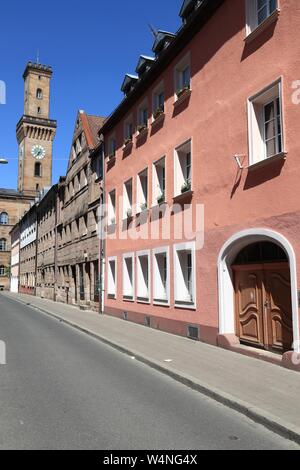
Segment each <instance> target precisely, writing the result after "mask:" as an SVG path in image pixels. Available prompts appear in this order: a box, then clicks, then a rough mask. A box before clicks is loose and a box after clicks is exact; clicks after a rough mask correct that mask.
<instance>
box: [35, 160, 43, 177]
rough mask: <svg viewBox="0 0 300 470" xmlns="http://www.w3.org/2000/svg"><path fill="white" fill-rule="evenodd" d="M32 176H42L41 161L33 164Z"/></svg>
mask: <svg viewBox="0 0 300 470" xmlns="http://www.w3.org/2000/svg"><path fill="white" fill-rule="evenodd" d="M34 176H35V177H40V176H42V165H41V163H39V162H37V163H36V164H35V165H34Z"/></svg>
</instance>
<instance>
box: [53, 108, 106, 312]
mask: <svg viewBox="0 0 300 470" xmlns="http://www.w3.org/2000/svg"><path fill="white" fill-rule="evenodd" d="M103 121H104V119H103V118H101V117H97V116H90V115H87V114H86V113H84V112H83V111H80V112H79V113H78V116H77V120H76V126H75V131H74V135H73V140H72V147H71V154H70V160H69V165H68V170H67V175H66V178H65V179H64V180H63V181H61V183H60V185H59V187H58V199H57V301H59V302H63V303H68V304H72V305H78V306H80V307H81V308H83V309H84V308H92V309H95V310H97V309H98V308H99V240H98V231H97V220H98V217H97V213H98V208H99V204H100V182H101V165H100V163H101V158H100V153H99V152H100V149H99V145H100V142H99V136H98V131H99V129H100V127H101V126H102V124H103Z"/></svg>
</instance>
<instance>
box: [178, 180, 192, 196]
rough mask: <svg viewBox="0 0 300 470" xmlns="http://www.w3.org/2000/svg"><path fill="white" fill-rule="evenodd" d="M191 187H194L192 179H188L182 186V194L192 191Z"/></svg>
mask: <svg viewBox="0 0 300 470" xmlns="http://www.w3.org/2000/svg"><path fill="white" fill-rule="evenodd" d="M191 189H192V184H191V180H190V179H187V180H186V181H185V182H184V183H183V185H182V186H181V194H185V193H188V192H190V191H191Z"/></svg>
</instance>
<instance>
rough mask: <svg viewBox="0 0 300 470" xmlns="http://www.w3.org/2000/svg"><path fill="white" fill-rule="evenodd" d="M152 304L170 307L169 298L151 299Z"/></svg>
mask: <svg viewBox="0 0 300 470" xmlns="http://www.w3.org/2000/svg"><path fill="white" fill-rule="evenodd" d="M153 305H158V306H160V307H170V301H169V300H159V299H156V300H153Z"/></svg>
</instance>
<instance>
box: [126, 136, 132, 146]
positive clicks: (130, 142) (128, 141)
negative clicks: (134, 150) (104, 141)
mask: <svg viewBox="0 0 300 470" xmlns="http://www.w3.org/2000/svg"><path fill="white" fill-rule="evenodd" d="M131 144H132V137H127V139H125V140H124V147H127V146H128V145H131Z"/></svg>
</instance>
